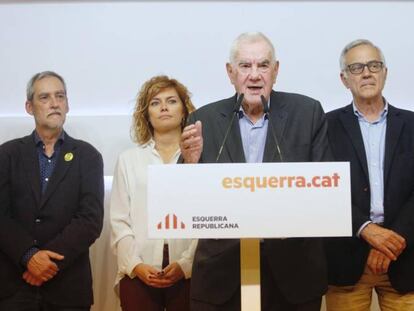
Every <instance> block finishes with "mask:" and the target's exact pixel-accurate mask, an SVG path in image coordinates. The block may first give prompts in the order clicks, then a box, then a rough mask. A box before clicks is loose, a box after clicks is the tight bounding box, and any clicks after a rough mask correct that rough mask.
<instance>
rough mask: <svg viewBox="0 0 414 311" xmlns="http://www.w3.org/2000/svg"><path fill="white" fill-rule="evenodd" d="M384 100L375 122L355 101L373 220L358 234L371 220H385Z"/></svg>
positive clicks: (385, 117)
mask: <svg viewBox="0 0 414 311" xmlns="http://www.w3.org/2000/svg"><path fill="white" fill-rule="evenodd" d="M384 102H385V107H384V110H383V111H382V112H381V115H380V116H379V118H378V119H377V120H375V121H373V122H370V121H368V120H367V119H366V118H365V117H364V115H363V114H362V113H361V112H360V111H358V108H357V107H356V105H355V103H353V108H354V113H355V115H356V116H357V118H358V123H359V127H360V129H361V133H362V139H363V141H364V147H365V154H366V157H367V164H368V174H369V186H370V193H371V210H370V219H371V221H368V222H366V223H364V224H363V225H362V226H361V228H360V229H359V230H358V235H359V233H360V232H361V231H362V229H364V228H365V226H366V225H367V224H369V223H370V222H373V223H376V224H382V223H383V222H384V152H385V133H386V130H387V114H388V102H387V101H386V100H385V99H384Z"/></svg>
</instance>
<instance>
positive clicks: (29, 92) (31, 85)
mask: <svg viewBox="0 0 414 311" xmlns="http://www.w3.org/2000/svg"><path fill="white" fill-rule="evenodd" d="M47 77H55V78H57V79H59V81H60V82H62V84H63V88H64V90H65V94H66V83H65V80H64V79H63V78H62V76H60V75H59V74H57V73H56V72H53V71H42V72H39V73H36V74H35V75H34V76H33V77H32V78H31V79H30V80H29V82H27V87H26V99H27V100H28V101H32V100H33V96H34V84H35V83H36V82H37V81H39V80H42V79H44V78H47Z"/></svg>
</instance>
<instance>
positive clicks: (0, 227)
mask: <svg viewBox="0 0 414 311" xmlns="http://www.w3.org/2000/svg"><path fill="white" fill-rule="evenodd" d="M12 156H13V155H12V152H10V145H8V146H6V145H2V146H0V163H1V165H0V252H2V253H4V254H5V255H6V256H7V257H8V258H10V259H11V261H12V262H13V263H14V264H15V265H16V266H18V267H19V268H21V269H22V270H23V266H22V265H21V260H22V257H23V255H24V253H25V252H26V251H27V250H28V249H29V248H30V247H32V246H33V245H34V242H33V241H34V238H33V237H32V236H31V234H30V233H29V232H28V231H27V230H26V229H25V227H24V226H23V225H22V224H21V223H19V222H18V221H16V220H15V219H14V218H13V211H12V187H11V175H12V169H11V167H12ZM14 156H15V157H17V156H16V155H14Z"/></svg>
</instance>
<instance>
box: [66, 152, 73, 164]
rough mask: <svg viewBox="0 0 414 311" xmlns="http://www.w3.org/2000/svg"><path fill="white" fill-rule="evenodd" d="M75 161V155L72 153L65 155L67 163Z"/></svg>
mask: <svg viewBox="0 0 414 311" xmlns="http://www.w3.org/2000/svg"><path fill="white" fill-rule="evenodd" d="M72 160H73V153H72V152H68V153H67V154H65V161H66V162H69V161H72Z"/></svg>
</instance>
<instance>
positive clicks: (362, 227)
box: [356, 220, 372, 238]
mask: <svg viewBox="0 0 414 311" xmlns="http://www.w3.org/2000/svg"><path fill="white" fill-rule="evenodd" d="M369 224H372V221H371V220H368V221H366V222H364V223H363V224H362V226H361V227H359V230H358V232H357V234H356V235H357V237H358V238H359V237H360V235H361V232H362V230H364V229H365V227H366V226H368V225H369Z"/></svg>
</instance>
